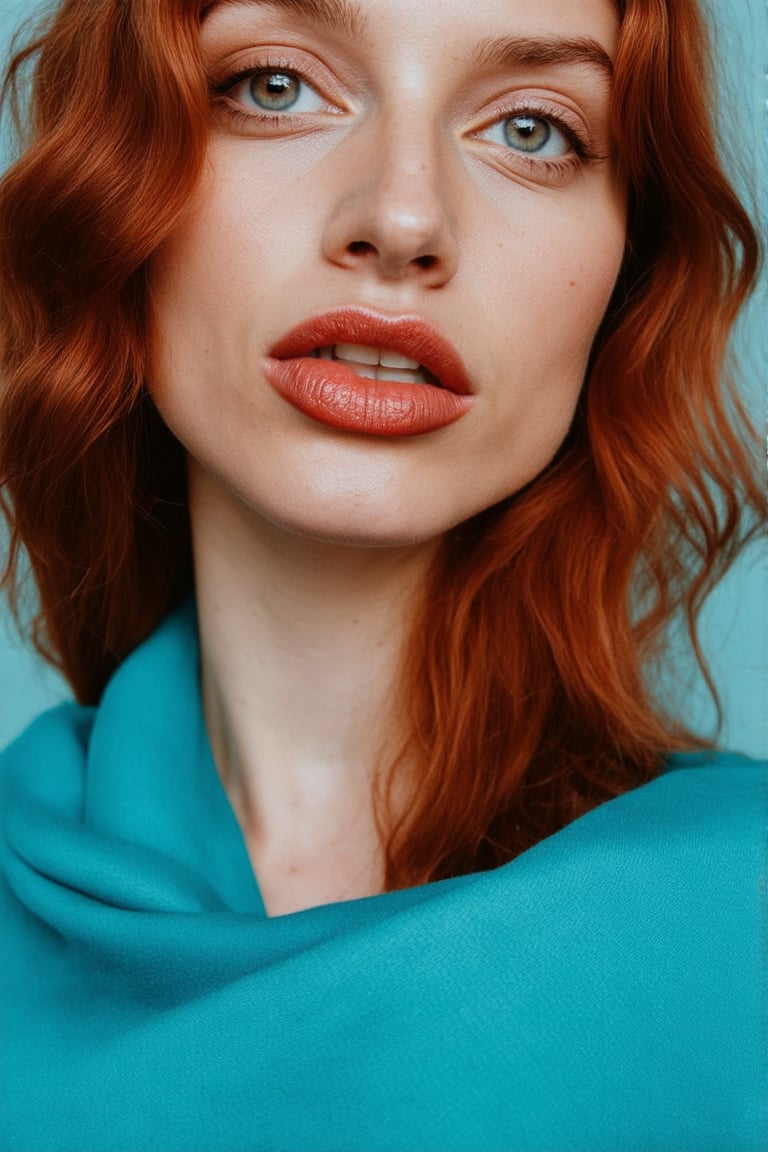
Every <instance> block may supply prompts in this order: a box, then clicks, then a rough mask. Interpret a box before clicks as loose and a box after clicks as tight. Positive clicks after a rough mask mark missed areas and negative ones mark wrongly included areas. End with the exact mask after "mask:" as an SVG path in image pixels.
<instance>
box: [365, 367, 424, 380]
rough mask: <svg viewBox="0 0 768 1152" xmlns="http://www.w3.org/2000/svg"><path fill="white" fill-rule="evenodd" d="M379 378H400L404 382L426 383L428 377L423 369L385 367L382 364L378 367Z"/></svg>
mask: <svg viewBox="0 0 768 1152" xmlns="http://www.w3.org/2000/svg"><path fill="white" fill-rule="evenodd" d="M376 379H377V380H400V381H402V383H403V384H426V382H427V378H426V376H425V375H424V373H423V371H421V370H417V371H416V372H413V371H409V370H408V369H407V368H385V367H384V365H383V364H382V365H380V366H379V367H378V368H377V369H376Z"/></svg>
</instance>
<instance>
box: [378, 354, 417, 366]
mask: <svg viewBox="0 0 768 1152" xmlns="http://www.w3.org/2000/svg"><path fill="white" fill-rule="evenodd" d="M379 364H382V365H383V366H384V367H385V368H413V369H416V368H418V367H419V366H420V365H419V362H418V360H409V359H408V357H407V356H401V355H400V353H399V352H386V351H382V352H380V353H379Z"/></svg>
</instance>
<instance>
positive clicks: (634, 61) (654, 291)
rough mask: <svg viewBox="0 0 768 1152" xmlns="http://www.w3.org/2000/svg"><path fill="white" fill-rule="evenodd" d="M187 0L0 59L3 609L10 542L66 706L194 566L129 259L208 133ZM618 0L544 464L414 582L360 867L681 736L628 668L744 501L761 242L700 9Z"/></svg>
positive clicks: (545, 799) (642, 661) (413, 869)
mask: <svg viewBox="0 0 768 1152" xmlns="http://www.w3.org/2000/svg"><path fill="white" fill-rule="evenodd" d="M203 7H204V4H203V0H122V2H121V3H117V2H115V0H65V2H64V3H63V4H62V5H61V6H60V7H59V9H58V11H57V13H56V14H55V16H53V17H52V18H51V19H50V21H49V23H48V25H47V27H44V28H43V29H42V31H41V32H40V34H39V35H38V36H37V38H36V39H35V40H34V41H33V42H31V43H30V44H29V45H28V46H27V47H26V48H24V49H23V50H22V51H20V52H19V53H18V54H17V55H16V57H15V59H14V60H13V62H12V64H11V68H10V71H9V74H8V78H7V81H6V95H8V94H9V93H10V94H11V96H12V97H13V95H14V93H15V92H16V90H17V85H18V81H19V79H20V77H21V76H22V75H23V74H24V70H25V68H26V66H27V65H30V64H31V65H34V83H33V89H32V100H31V108H30V110H29V116H28V118H29V120H30V122H31V130H30V132H29V138H28V139H27V140H26V142H25V143H26V146H25V148H24V149H23V151H22V153H21V155H20V158H19V160H18V161H17V163H16V164H15V165H14V166H13V167H12V168H11V169H10V171H9V172H8V173H7V174H6V176H5V178H4V180H3V182H2V185H1V186H0V341H1V342H0V356H1V360H0V371H1V372H2V380H3V387H2V398H1V402H0V429H1V430H2V435H1V436H0V490H1V491H2V493H3V495H2V501H3V507H4V510H5V513H6V516H7V519H8V521H9V525H10V533H11V534H10V542H11V547H10V556H9V562H8V569H7V572H6V577H5V580H6V587H7V588H8V590H9V593H10V596H11V602H12V604H13V606H14V608H15V609H16V610H17V611H18V610H19V605H20V589H21V577H20V563H19V562H20V558H21V556H22V555H23V554H26V556H28V558H29V561H30V563H31V568H32V572H33V574H34V579H35V583H36V587H37V593H38V596H39V612H38V615H37V618H36V622H35V629H34V638H35V642H36V644H37V646H38V648H39V649H40V651H41V652H42V653H43V654H44V655H45V656H46V657H47V658H48V659H50V660H52V661H53V662H54V663H55V664H56V665H58V667H60V668H61V670H62V671H63V672H64V674H65V675H66V677H67V678H68V679H69V681H70V682H71V684H72V686H73V688H74V691H75V693H76V696H77V697H78V699H79V700H81V701H83V702H86V703H94V702H96V701H97V700H98V698H99V696H100V694H101V692H102V690H103V688H104V685H105V682H106V681H107V679H108V677H109V676H110V674H111V673H112V671H113V670H114V668H115V667H116V665H117V664H119V662H120V661H121V660H122V659H123V658H124V657H125V656H126V654H127V653H129V652H130V651H131V650H132V649H133V648H134V647H135V646H136V645H137V644H138V643H139V642H140V641H141V640H142V639H143V638H144V637H145V636H146V635H147V634H148V633H149V632H150V631H151V630H152V629H153V628H154V627H155V626H156V624H157V623H158V621H159V620H160V619H161V617H162V616H163V615H164V614H165V613H166V612H167V611H168V609H169V607H170V606H171V605H172V604H173V603H174V602H175V601H176V600H177V599H178V598H179V597H181V596H182V595H185V594H186V593H188V592H189V591H190V590H191V588H192V578H193V577H192V563H191V552H190V545H189V533H188V524H187V512H186V503H185V499H186V497H185V478H184V458H183V453H182V451H181V449H180V447H179V445H178V444H177V443H176V442H175V441H174V439H173V438H172V437H171V435H170V433H169V432H168V431H167V430H166V429H165V427H164V426H163V424H162V422H161V421H160V420H159V418H158V416H157V414H156V412H155V410H154V408H153V406H152V403H151V401H150V400H149V397H148V395H147V392H146V389H145V378H146V365H147V354H148V343H149V341H148V332H149V325H150V320H151V317H150V312H149V307H150V300H149V293H148V290H147V267H148V260H149V258H150V257H151V255H152V253H153V252H154V251H155V249H156V248H157V247H158V245H159V244H160V243H161V242H162V241H163V240H164V238H165V237H166V236H168V234H169V233H170V231H171V230H172V229H173V227H174V225H175V223H176V222H177V221H178V220H179V218H180V216H181V214H182V213H183V212H184V209H185V206H186V204H187V203H188V200H189V198H190V195H191V193H192V191H193V189H194V188H195V185H196V182H197V180H198V177H199V174H200V170H201V166H202V163H203V160H204V156H205V150H206V138H207V131H208V99H209V98H208V90H207V83H206V78H205V75H204V70H203V66H202V62H201V59H200V52H199V43H198V41H199V21H200V15H201V10H202V9H203ZM620 7H621V21H622V23H621V35H620V44H619V49H618V55H617V58H616V62H615V83H614V97H613V104H614V131H615V138H616V142H617V149H618V156H619V159H620V163H621V165H622V167H623V170H624V172H625V174H626V177H627V181H628V186H629V189H630V226H629V238H628V244H627V252H626V259H625V263H624V268H623V270H622V274H621V277H620V281H619V284H618V286H617V289H616V292H615V295H614V298H613V301H612V303H611V305H610V307H609V309H608V312H607V315H606V317H605V319H604V322H603V325H602V328H601V330H600V332H599V333H598V335H597V338H596V341H595V345H594V350H593V355H592V360H591V365H590V370H589V373H588V378H587V380H586V382H585V386H584V390H583V396H582V400H581V403H580V406H579V410H578V412H577V415H576V419H575V421H574V424H573V427H572V429H571V432H570V434H569V436H568V439H567V441H566V443H565V444H564V445H563V447H562V449H561V451H560V452H559V453H558V456H557V457H556V459H555V460H554V461H553V462H552V463H551V465H550V466H549V467H548V468H547V469H546V470H545V472H544V473H543V474H542V475H541V476H539V477H538V478H537V479H536V480H535V481H534V482H533V483H532V484H530V485H529V486H528V487H527V488H526V489H525V490H524V491H522V492H520V493H517V494H516V495H515V496H513V497H512V498H510V499H509V500H508V501H506V502H505V503H504V504H503V505H502V506H498V507H495V508H492V509H489V510H488V511H487V512H485V513H483V514H482V515H481V516H479V517H477V518H475V519H474V520H472V521H470V522H469V523H466V524H463V525H461V526H460V527H459V528H457V529H456V530H455V531H454V532H452V533H451V534H450V535H449V536H448V537H447V538H446V540H445V542H444V546H443V548H442V551H441V553H440V555H439V556H438V559H437V562H436V564H435V566H434V570H433V572H432V573H431V576H430V579H429V583H428V586H427V587H426V588H425V592H424V598H423V604H422V606H421V609H420V611H419V615H418V618H417V620H416V623H415V626H414V629H413V632H412V636H411V640H410V643H409V645H408V647H407V650H406V652H405V653H404V658H403V676H402V701H401V712H402V715H403V716H404V717H405V718H406V720H407V731H408V736H407V739H406V742H405V744H404V746H403V747H402V749H400V750H399V755H398V756H397V757H396V758H395V759H394V762H393V763H392V764H391V766H390V767H389V770H388V771H387V772H384V773H382V775H381V787H380V789H379V791H378V793H377V797H376V803H377V815H378V819H379V826H380V829H381V831H382V837H383V841H384V844H385V848H386V864H387V868H386V886H387V887H388V888H396V887H400V886H404V885H409V884H414V883H420V882H424V881H427V880H431V879H438V878H441V877H444V876H449V875H456V874H461V873H464V872H471V871H476V870H478V869H482V868H489V867H493V866H495V865H497V864H500V863H502V862H504V861H506V860H508V859H510V858H511V857H512V856H514V855H515V854H516V853H518V852H520V851H522V850H523V849H525V848H527V847H528V846H530V845H531V844H533V843H535V842H536V841H537V840H539V839H541V838H542V837H544V836H546V835H548V834H549V833H551V832H553V831H555V830H556V829H557V828H559V827H562V826H563V825H564V824H566V823H567V822H568V821H570V820H572V819H573V818H574V817H576V816H578V815H579V814H581V813H582V812H584V811H586V810H587V809H589V808H590V807H592V806H594V805H595V804H597V803H599V802H601V801H602V800H604V799H607V798H609V797H611V796H614V795H617V794H619V793H620V792H622V791H625V790H627V789H629V788H631V787H634V786H636V785H637V784H639V783H641V782H642V781H644V780H647V779H649V778H651V777H652V776H653V775H654V774H655V773H656V772H657V771H658V770H659V767H660V765H661V763H662V760H663V757H664V755H665V754H666V753H667V752H669V751H670V750H673V749H680V748H686V747H694V746H696V745H697V744H698V743H699V742H698V741H697V740H696V738H695V737H693V736H692V735H691V734H690V733H687V732H685V731H684V730H683V729H682V728H681V727H680V726H679V724H678V723H676V722H675V720H674V718H673V717H670V716H667V715H665V714H664V713H663V711H662V709H661V707H660V705H659V702H658V701H657V700H655V699H654V696H653V693H652V691H651V690H650V689H649V687H648V669H649V667H650V666H651V665H652V663H653V661H654V660H656V659H657V658H658V656H659V654H660V653H662V652H663V649H664V643H665V636H666V633H667V629H668V625H669V623H670V621H671V620H672V618H673V617H674V616H675V615H676V614H678V613H683V615H684V617H685V618H686V620H687V622H688V624H689V626H690V628H691V632H692V637H693V639H694V644H695V626H696V620H697V616H698V613H699V610H700V608H701V605H702V602H703V600H704V598H705V597H706V595H707V593H708V592H709V590H710V589H711V588H712V586H713V585H714V583H715V582H716V581H717V580H718V579H719V578H720V577H721V576H722V574H723V573H724V572H725V570H726V569H727V567H728V566H729V565H730V563H731V562H732V561H733V559H734V557H735V556H736V554H737V553H738V551H739V549H740V547H742V546H743V544H744V542H745V541H746V539H748V537H749V536H750V534H751V533H753V532H754V531H755V529H756V524H758V523H759V522H760V521H761V520H762V517H763V498H762V492H761V485H760V481H759V471H758V466H757V463H756V456H757V451H756V449H757V436H756V435H755V433H754V431H753V430H752V429H750V427H749V423H748V420H747V417H746V415H745V413H744V411H743V409H742V406H741V405H740V403H739V401H738V398H737V395H736V392H735V390H734V388H733V387H732V385H731V383H730V382H729V378H728V372H727V355H728V351H727V349H728V337H729V332H730V330H731V328H732V325H733V323H734V320H735V318H736V316H737V313H738V311H739V309H740V307H741V305H742V304H743V302H744V300H745V298H746V297H747V295H748V293H749V292H750V289H751V287H752V285H753V282H754V278H755V275H756V270H757V265H758V243H757V240H756V237H755V233H754V230H753V228H752V226H751V224H750V221H749V218H748V215H747V214H746V213H745V211H744V209H743V207H742V205H741V204H740V202H739V200H738V198H737V197H736V195H735V194H734V192H733V190H732V188H731V187H730V185H729V183H728V181H727V180H726V178H725V176H724V174H723V171H722V168H721V164H720V162H719V159H718V154H717V148H716V143H715V139H714V133H713V129H712V126H711V123H710V116H709V109H710V108H712V107H713V106H714V103H713V94H712V92H711V90H710V87H709V80H708V77H710V76H711V68H710V64H709V58H708V48H707V37H706V31H705V28H704V25H703V21H702V18H701V15H700V13H699V10H698V7H697V4H696V2H695V0H625V2H624V3H622V4H621V6H620ZM753 445H754V446H755V451H754V452H753V450H752V446H753ZM414 757H415V760H416V762H417V763H418V765H419V772H418V774H417V783H416V784H415V786H414V790H413V794H412V795H411V796H410V799H409V803H408V806H407V810H406V811H405V813H404V814H402V815H400V817H399V818H397V819H395V818H393V817H391V816H390V813H391V812H393V811H394V805H393V803H392V788H393V786H394V785H395V783H396V782H397V781H398V780H399V773H400V769H401V766H402V765H403V764H404V763H406V762H408V763H409V764H412V763H413V762H414Z"/></svg>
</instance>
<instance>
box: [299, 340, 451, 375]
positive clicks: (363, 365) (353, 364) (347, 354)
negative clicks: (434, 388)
mask: <svg viewBox="0 0 768 1152" xmlns="http://www.w3.org/2000/svg"><path fill="white" fill-rule="evenodd" d="M312 355H313V356H314V357H315V358H316V359H318V360H343V361H344V363H345V364H347V365H348V366H349V367H350V368H351V369H352V371H353V372H356V373H357V375H358V376H364V377H365V378H366V379H368V380H395V381H399V382H400V383H401V384H426V383H428V382H429V381H428V379H427V372H426V369H425V368H423V367H422V366H421V364H419V362H418V360H409V359H408V357H407V356H401V355H400V353H399V352H389V351H387V350H386V349H381V348H369V347H366V346H365V345H363V344H334V345H332V346H328V347H326V348H316V349H315V351H314V352H313V353H312ZM432 382H433V383H436V381H434V378H432Z"/></svg>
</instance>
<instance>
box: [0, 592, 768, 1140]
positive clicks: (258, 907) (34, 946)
mask: <svg viewBox="0 0 768 1152" xmlns="http://www.w3.org/2000/svg"><path fill="white" fill-rule="evenodd" d="M198 665H199V652H198V640H197V633H196V626H195V617H194V609H193V607H192V606H190V605H185V606H184V607H182V608H181V609H180V610H178V611H177V612H176V613H174V614H173V615H172V616H170V617H169V618H168V619H167V620H166V621H165V623H164V624H163V626H162V627H161V628H160V629H159V630H158V631H157V632H156V633H155V634H154V635H153V636H152V637H150V639H149V640H148V641H147V642H146V643H145V644H144V645H142V646H141V647H140V648H139V649H138V650H137V651H136V652H135V653H134V654H133V655H132V656H131V657H130V658H129V659H128V660H127V661H126V662H125V663H124V664H123V665H122V667H121V668H120V669H119V670H118V672H117V673H116V675H115V676H114V678H113V680H112V681H111V683H110V685H109V687H108V689H107V691H106V694H105V696H104V699H103V701H102V703H101V705H100V706H99V708H98V709H97V710H91V709H86V708H79V707H76V706H73V705H68V706H65V707H62V708H59V709H56V710H54V711H52V712H50V713H47V714H46V715H44V716H43V717H42V718H41V719H40V720H38V721H37V722H36V723H35V724H34V725H32V727H31V728H30V729H28V730H27V732H26V733H25V734H24V735H23V736H22V737H21V738H20V739H19V740H18V741H16V743H15V744H13V745H11V747H10V748H9V749H8V750H7V751H6V752H5V753H4V754H3V756H2V758H0V769H1V772H0V776H1V778H2V789H3V795H2V801H3V826H4V837H3V880H2V885H1V886H0V961H1V964H2V976H1V977H0V984H1V990H0V995H1V997H2V1065H1V1066H0V1093H1V1094H2V1103H1V1104H0V1150H2V1152H144V1150H146V1152H181V1150H184V1152H267V1150H269V1152H397V1150H403V1149H413V1150H414V1152H486V1150H487V1152H526V1150H536V1152H569V1150H574V1152H575V1150H579V1152H601V1150H606V1152H630V1150H637V1152H666V1150H669V1152H688V1150H690V1152H693V1150H695V1152H753V1150H754V1152H765V1150H766V1149H767V1148H768V1010H767V1006H766V1001H767V999H768V990H767V988H766V981H767V980H768V976H767V966H768V927H767V925H766V904H765V891H766V878H767V868H766V848H767V845H766V840H767V838H768V820H767V819H766V817H767V815H768V783H767V776H768V774H767V773H766V766H765V765H764V764H762V765H761V764H757V763H755V762H753V761H750V760H746V759H743V758H741V757H738V756H732V755H725V754H719V755H711V756H703V755H702V756H677V757H671V758H670V760H669V764H668V770H667V771H666V772H665V773H664V774H663V775H661V776H660V777H659V778H658V779H657V780H655V781H653V782H652V783H650V784H647V785H645V786H643V787H642V788H638V789H637V790H635V791H633V792H631V793H629V794H627V795H625V796H622V797H620V798H618V799H616V800H612V801H610V802H609V803H606V804H604V805H602V806H601V807H599V808H597V809H595V810H594V811H593V812H591V813H589V814H588V815H586V816H584V817H582V818H581V819H579V820H577V821H575V822H574V823H573V824H571V825H569V826H568V827H566V828H565V829H563V830H562V831H561V832H559V833H557V834H556V835H554V836H552V837H550V838H548V839H547V840H545V841H543V842H542V843H540V844H538V845H537V846H536V847H535V848H532V849H531V850H529V851H528V852H526V853H524V854H523V855H522V856H520V857H519V858H517V859H516V860H514V861H513V862H511V863H510V864H507V865H505V866H504V867H502V868H499V869H496V870H495V871H493V872H487V873H481V874H477V875H474V876H468V877H461V878H458V879H454V880H447V881H443V882H440V883H436V884H430V885H425V886H422V887H419V888H413V889H410V890H408V891H405V892H398V893H390V894H385V895H381V896H375V897H370V898H366V899H361V900H355V901H349V902H345V903H339V904H333V905H328V906H324V907H320V908H314V909H310V910H307V911H304V912H299V913H294V914H292V915H288V916H280V917H274V918H271V919H270V918H268V917H267V916H266V915H265V912H264V907H263V904H262V901H261V898H260V895H259V890H258V886H257V883H256V881H255V880H254V877H253V874H252V870H251V866H250V863H249V860H248V855H247V852H246V849H245V846H244V843H243V840H242V837H241V834H240V830H239V828H238V825H237V822H236V819H235V817H234V815H233V813H232V810H231V808H230V806H229V803H228V801H227V798H226V795H225V793H224V791H223V789H222V787H221V784H220V782H219V778H218V775H217V773H216V769H215V766H214V764H213V761H212V757H211V752H210V748H209V744H208V739H207V735H206V731H205V726H204V721H203V716H202V710H201V702H200V694H199V687H198V680H199V667H198Z"/></svg>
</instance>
